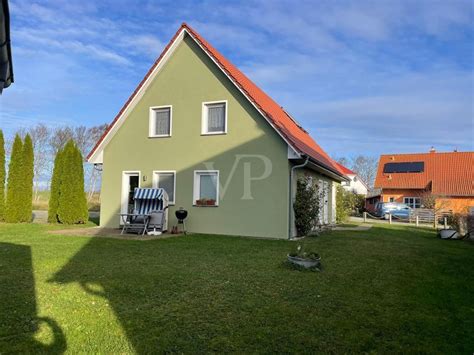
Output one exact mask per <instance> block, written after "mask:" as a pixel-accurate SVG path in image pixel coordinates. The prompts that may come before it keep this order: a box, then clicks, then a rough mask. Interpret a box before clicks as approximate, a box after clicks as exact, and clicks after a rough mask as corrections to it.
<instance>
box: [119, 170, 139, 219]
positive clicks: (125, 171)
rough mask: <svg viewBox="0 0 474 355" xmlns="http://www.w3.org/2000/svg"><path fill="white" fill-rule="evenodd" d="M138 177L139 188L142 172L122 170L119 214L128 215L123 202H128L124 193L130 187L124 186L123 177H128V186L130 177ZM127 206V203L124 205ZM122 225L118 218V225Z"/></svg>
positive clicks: (126, 192)
mask: <svg viewBox="0 0 474 355" xmlns="http://www.w3.org/2000/svg"><path fill="white" fill-rule="evenodd" d="M135 175H138V187H141V184H142V172H141V171H140V170H123V171H122V181H121V193H120V195H121V196H120V213H128V211H127V210H125V209H124V205H125V202H126V201H128V193H129V191H126V190H127V189H128V188H129V186H130V185H125V176H128V179H129V180H128V184H130V176H135ZM126 204H127V205H128V203H126ZM122 224H123V221H122V218H120V225H122Z"/></svg>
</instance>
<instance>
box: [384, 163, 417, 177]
mask: <svg viewBox="0 0 474 355" xmlns="http://www.w3.org/2000/svg"><path fill="white" fill-rule="evenodd" d="M423 171H425V163H424V162H422V161H411V162H404V163H386V164H385V165H384V167H383V172H384V174H391V173H422V172H423Z"/></svg>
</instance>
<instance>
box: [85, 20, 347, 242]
mask: <svg viewBox="0 0 474 355" xmlns="http://www.w3.org/2000/svg"><path fill="white" fill-rule="evenodd" d="M88 161H89V162H90V163H94V164H101V165H103V176H102V189H101V215H100V217H101V218H100V219H101V222H100V223H101V226H107V227H118V226H119V213H120V212H121V211H122V212H126V211H127V206H128V196H129V195H130V191H131V190H133V188H134V187H137V186H141V187H149V186H155V187H163V188H164V189H165V190H166V191H167V192H168V195H169V200H170V205H171V206H170V214H169V216H170V226H172V225H174V224H175V223H176V219H174V212H175V210H176V209H178V208H180V207H183V208H185V209H186V210H188V212H189V216H188V218H187V220H186V225H187V229H188V231H190V232H196V233H213V234H229V235H245V236H257V237H276V238H289V237H292V236H294V235H295V231H294V228H293V227H292V226H293V225H294V223H293V212H292V202H291V199H290V193H291V194H292V195H293V196H294V192H295V188H296V178H297V177H298V176H301V174H308V175H310V176H312V177H313V179H315V180H316V181H317V182H318V183H319V184H320V186H321V187H323V188H324V190H325V194H324V201H323V208H322V212H321V216H320V217H321V218H322V220H323V221H324V223H333V222H334V221H335V200H336V199H335V187H336V185H337V184H339V183H340V182H341V181H344V180H345V179H346V178H345V177H344V174H343V173H342V172H341V171H340V170H339V168H338V166H337V165H336V164H335V162H334V161H333V160H332V159H331V158H330V157H329V156H328V155H327V154H326V153H325V152H324V151H323V150H322V149H321V147H320V146H319V145H318V144H317V143H316V142H315V141H314V140H313V139H312V138H311V137H310V135H309V134H308V133H307V132H306V131H305V130H304V129H303V128H302V127H301V126H299V124H298V123H297V122H296V121H295V120H294V119H293V118H292V117H291V116H290V115H289V114H288V113H287V112H285V111H284V110H283V109H282V108H281V106H280V105H278V104H277V103H276V102H275V101H273V100H272V99H271V98H270V97H269V96H267V95H266V94H265V93H264V92H263V91H262V90H261V89H259V88H258V87H257V86H256V85H255V84H254V83H253V82H252V81H250V80H249V79H248V78H247V77H246V76H245V75H244V74H243V73H242V72H240V71H239V70H238V69H237V68H236V67H235V66H234V65H233V64H231V63H230V62H229V61H228V60H227V59H226V58H224V57H223V56H222V55H221V54H220V53H219V52H217V51H216V50H215V49H214V48H213V47H212V46H211V45H210V44H209V43H208V42H207V41H206V40H204V39H203V38H202V37H201V36H200V35H199V34H198V33H196V32H195V31H194V30H193V29H191V28H190V27H189V26H188V25H186V24H183V25H182V26H181V27H180V28H179V30H178V32H177V33H176V34H175V36H174V37H173V39H172V40H171V42H170V43H169V44H168V45H167V46H166V48H165V49H164V51H163V53H162V54H161V55H160V57H159V58H158V59H157V61H156V62H155V63H154V64H153V66H152V67H151V69H150V70H149V71H148V73H147V74H146V76H145V78H144V79H143V80H142V82H141V83H140V84H139V85H138V87H137V88H136V90H135V91H134V92H133V94H132V95H131V97H130V98H129V99H128V100H127V102H126V103H125V105H124V106H123V107H122V109H121V110H120V112H119V114H118V115H117V116H116V118H115V119H114V121H113V122H112V124H111V125H110V126H109V128H108V130H107V132H106V133H105V134H104V136H103V137H102V138H101V139H100V140H99V141H98V142H97V144H96V146H95V147H94V149H93V150H92V151H91V153H90V154H89V156H88ZM201 199H212V200H215V206H213V207H203V206H199V205H198V202H200V201H201ZM317 217H318V216H315V218H317ZM290 221H291V222H290Z"/></svg>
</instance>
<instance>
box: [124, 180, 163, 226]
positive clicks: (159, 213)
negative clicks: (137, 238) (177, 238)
mask: <svg viewBox="0 0 474 355" xmlns="http://www.w3.org/2000/svg"><path fill="white" fill-rule="evenodd" d="M167 208H168V194H167V193H166V191H165V190H163V189H152V188H135V190H134V193H133V211H132V213H121V214H120V216H121V218H122V224H123V227H122V234H123V233H129V232H132V233H137V234H141V235H144V234H145V233H146V232H148V231H149V230H154V231H155V232H156V231H159V232H164V231H165V230H166V229H167V218H166V217H167V216H166V215H167Z"/></svg>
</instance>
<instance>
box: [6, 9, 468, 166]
mask: <svg viewBox="0 0 474 355" xmlns="http://www.w3.org/2000/svg"><path fill="white" fill-rule="evenodd" d="M10 12H11V37H12V51H13V64H14V74H15V83H14V84H13V85H12V86H11V87H10V88H8V89H6V90H5V91H4V94H3V95H2V96H1V97H0V128H2V129H4V131H6V133H7V134H11V133H13V132H15V131H16V130H17V129H19V128H22V127H28V126H29V125H33V124H35V123H37V122H42V123H45V124H47V125H50V126H52V127H57V126H62V125H86V126H93V125H99V124H102V123H108V122H111V121H112V119H113V118H114V117H115V115H116V114H117V112H118V111H119V110H120V108H121V106H122V105H123V103H124V102H125V101H126V99H127V98H128V97H129V96H130V94H131V93H132V92H133V90H134V89H135V87H136V86H137V84H138V83H139V82H140V81H141V79H142V78H143V76H144V75H145V73H146V72H147V70H148V68H149V67H150V66H151V65H152V63H153V62H154V60H155V59H156V58H157V57H158V55H159V54H160V53H161V51H162V50H163V48H164V46H165V45H166V44H167V43H168V41H169V40H170V39H171V37H172V36H173V35H174V33H175V32H176V31H177V29H178V28H179V26H180V24H181V23H182V22H187V23H188V24H189V25H190V26H191V27H193V28H194V29H195V30H196V31H197V32H198V33H200V34H201V35H202V36H203V37H204V38H206V39H207V40H208V41H209V42H210V43H211V44H212V45H213V46H214V47H216V48H217V49H218V50H219V51H220V52H221V53H223V54H224V55H225V56H226V57H227V58H228V59H230V60H231V61H232V62H233V63H234V64H235V65H237V67H239V68H240V69H241V70H242V71H243V72H244V73H245V74H246V75H247V76H249V77H250V79H252V80H253V81H254V82H255V83H256V84H257V85H259V86H260V87H261V88H262V89H263V90H264V91H265V92H267V93H268V94H269V95H270V96H272V97H273V98H274V99H275V100H276V101H277V102H278V103H279V104H280V105H281V106H283V107H284V108H285V109H286V110H287V111H288V112H290V114H291V115H292V116H293V117H294V118H295V119H296V120H297V121H298V122H299V123H300V124H301V125H302V126H303V127H305V128H306V130H308V131H309V132H310V134H311V135H312V136H313V138H314V139H315V140H316V141H317V142H318V143H319V144H320V145H321V146H322V147H323V148H324V149H325V150H326V151H327V152H328V153H329V154H330V155H331V156H333V157H341V156H355V155H358V154H364V155H372V156H378V155H380V154H382V153H404V152H427V151H428V150H429V149H430V147H431V146H434V147H435V148H436V149H437V150H438V151H452V150H453V149H458V150H460V151H466V150H474V104H473V102H474V72H473V66H474V25H473V24H474V2H473V1H470V0H466V1H464V0H449V1H446V0H440V1H438V0H394V1H391V0H378V1H368V0H351V1H349V0H347V1H344V0H332V1H325V0H317V1H316V0H315V1H294V0H290V1H280V0H271V1H244V2H233V1H212V0H210V1H202V2H198V1H193V2H192V1H179V0H175V1H131V0H113V1H108V0H104V1H99V0H93V1H90V0H81V1H70V0H44V1H35V0H10Z"/></svg>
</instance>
